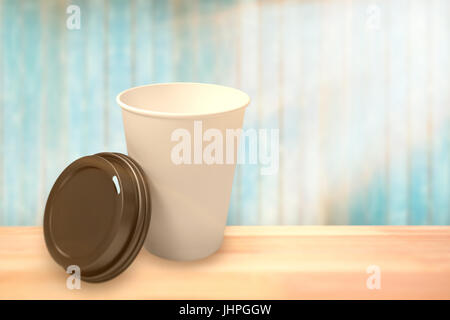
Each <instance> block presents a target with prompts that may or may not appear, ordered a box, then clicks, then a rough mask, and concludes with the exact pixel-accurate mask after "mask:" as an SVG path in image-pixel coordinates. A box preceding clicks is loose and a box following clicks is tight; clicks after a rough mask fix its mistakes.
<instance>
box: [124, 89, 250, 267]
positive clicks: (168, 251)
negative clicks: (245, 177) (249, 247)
mask: <svg viewBox="0 0 450 320" xmlns="http://www.w3.org/2000/svg"><path fill="white" fill-rule="evenodd" d="M117 102H118V104H119V105H120V106H121V108H122V117H123V123H124V128H125V137H126V143H127V150H128V154H129V155H130V156H131V157H132V158H133V159H134V160H136V161H137V162H138V163H139V164H140V165H141V167H142V168H143V170H144V172H145V175H146V179H147V182H148V185H149V188H150V195H151V201H152V218H151V222H150V227H149V232H148V235H147V239H146V242H145V247H146V248H147V249H148V250H149V251H150V252H151V253H153V254H156V255H158V256H160V257H164V258H168V259H174V260H195V259H201V258H204V257H207V256H209V255H210V254H212V253H214V252H215V251H216V250H218V249H219V247H220V246H221V244H222V240H223V232H224V228H225V224H226V220H227V214H228V207H229V201H230V196H231V188H232V184H233V177H234V169H235V166H236V159H237V150H238V145H239V135H240V131H241V130H240V129H241V128H242V123H243V119H244V113H245V108H246V107H247V106H248V104H249V102H250V98H249V97H248V95H247V94H245V93H243V92H242V91H239V90H237V89H233V88H229V87H224V86H219V85H213V84H202V83H167V84H153V85H146V86H141V87H136V88H131V89H128V90H126V91H123V92H122V93H120V94H119V95H118V96H117Z"/></svg>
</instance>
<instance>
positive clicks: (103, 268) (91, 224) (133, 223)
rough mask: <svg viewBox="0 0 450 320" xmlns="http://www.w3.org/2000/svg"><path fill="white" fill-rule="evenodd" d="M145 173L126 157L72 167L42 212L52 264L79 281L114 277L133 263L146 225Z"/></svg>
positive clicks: (101, 157)
mask: <svg viewBox="0 0 450 320" xmlns="http://www.w3.org/2000/svg"><path fill="white" fill-rule="evenodd" d="M150 212H151V208H150V194H149V190H148V186H147V183H146V180H145V176H144V173H143V171H142V169H141V168H140V167H139V165H138V164H137V163H136V162H135V161H134V160H133V159H131V158H130V157H128V156H126V155H124V154H120V153H99V154H96V155H93V156H87V157H83V158H80V159H78V160H76V161H74V162H73V163H71V164H70V165H69V166H68V167H67V168H66V169H65V170H64V171H63V172H62V173H61V174H60V176H59V177H58V179H57V180H56V182H55V184H54V185H53V188H52V190H51V191H50V195H49V197H48V200H47V204H46V206H45V215H44V236H45V243H46V245H47V248H48V251H49V252H50V254H51V256H52V257H53V259H54V260H55V261H56V262H57V263H58V264H59V265H61V266H62V267H63V268H64V269H67V267H68V266H70V265H76V266H78V267H79V268H80V272H81V279H82V280H84V281H88V282H101V281H106V280H109V279H111V278H114V277H116V276H117V275H119V274H120V273H121V272H123V271H124V270H125V269H126V268H127V267H128V266H129V265H130V264H131V263H132V262H133V260H134V259H135V258H136V256H137V254H138V253H139V250H140V249H141V248H142V246H143V243H144V240H145V238H146V235H147V231H148V227H149V224H150Z"/></svg>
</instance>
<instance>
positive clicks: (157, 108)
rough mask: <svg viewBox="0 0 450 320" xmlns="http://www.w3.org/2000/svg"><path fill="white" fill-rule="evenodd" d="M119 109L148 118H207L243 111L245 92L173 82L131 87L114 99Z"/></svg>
mask: <svg viewBox="0 0 450 320" xmlns="http://www.w3.org/2000/svg"><path fill="white" fill-rule="evenodd" d="M116 100H117V103H118V104H119V105H120V106H121V107H122V109H125V110H128V111H130V112H133V113H137V114H140V115H144V116H150V117H161V118H191V117H208V116H213V115H217V114H221V113H226V112H231V111H236V110H238V109H241V108H245V107H246V106H247V105H248V104H249V103H250V97H249V96H248V95H247V94H245V93H244V92H242V91H240V90H237V89H234V88H230V87H225V86H221V85H216V84H206V83H194V82H174V83H161V84H150V85H144V86H140V87H135V88H131V89H128V90H125V91H123V92H121V93H120V94H119V95H118V96H117V99H116Z"/></svg>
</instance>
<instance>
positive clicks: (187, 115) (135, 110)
mask: <svg viewBox="0 0 450 320" xmlns="http://www.w3.org/2000/svg"><path fill="white" fill-rule="evenodd" d="M171 85H199V86H214V87H220V88H223V89H227V90H231V91H235V92H238V93H239V94H241V95H243V97H244V98H245V99H243V101H245V102H244V103H242V104H240V105H239V106H237V107H234V108H231V109H227V110H223V111H216V112H196V113H181V112H160V111H152V110H146V109H142V108H140V107H136V106H131V105H128V104H126V103H124V102H123V101H122V96H123V95H124V94H126V93H128V92H130V91H133V90H136V89H139V88H144V87H157V86H171ZM116 102H117V103H118V104H119V106H120V107H121V108H122V109H123V110H126V111H129V112H132V113H135V114H139V115H142V116H146V117H154V118H166V119H192V118H209V117H214V116H218V115H222V114H226V113H230V112H233V111H237V110H240V109H243V108H246V107H247V106H248V105H249V104H250V97H249V96H248V94H246V93H245V92H243V91H241V90H239V89H235V88H232V87H228V86H223V85H218V84H211V83H201V82H164V83H153V84H146V85H142V86H136V87H132V88H129V89H126V90H124V91H122V92H120V93H119V94H118V95H117V97H116Z"/></svg>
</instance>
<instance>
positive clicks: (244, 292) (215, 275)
mask: <svg viewBox="0 0 450 320" xmlns="http://www.w3.org/2000/svg"><path fill="white" fill-rule="evenodd" d="M371 265H375V266H378V267H379V268H380V272H381V273H380V280H381V281H380V284H381V288H380V289H379V290H377V289H372V290H369V289H368V288H367V285H366V282H367V279H368V278H369V277H370V276H371V274H368V273H367V271H366V270H367V267H368V266H371ZM67 276H68V275H67V274H66V273H65V272H64V270H63V269H62V268H61V267H59V266H58V265H57V264H56V263H54V262H53V260H52V259H51V258H50V256H49V254H48V253H47V250H46V248H45V244H44V239H43V232H42V228H40V227H1V228H0V298H1V299H5V298H6V299H35V298H38V299H49V298H63V299H103V298H105V299H109V298H119V299H135V298H136V299H166V298H172V299H226V298H230V299H354V298H356V299H410V298H412V299H422V298H424V299H450V227H438V226H436V227H391V226H389V227H381V226H376V227H375V226H317V227H312V226H311V227H310V226H307V227H306V226H289V227H288V226H286V227H284V226H279V227H278V226H277V227H247V226H242V227H237V226H236V227H227V229H226V232H225V240H224V243H223V246H222V248H221V249H220V250H219V251H218V252H217V253H216V254H214V255H212V256H211V257H209V258H206V259H203V260H201V261H196V262H175V261H168V260H164V259H161V258H158V257H156V256H153V255H151V254H150V253H148V252H147V251H146V250H145V249H143V250H142V251H141V252H140V254H139V256H138V257H137V259H136V260H135V261H134V263H133V264H132V265H131V267H130V268H129V269H128V270H127V271H125V272H124V273H123V274H122V275H120V276H119V277H118V278H116V279H114V280H111V281H109V282H106V283H102V284H89V283H84V282H82V284H81V289H80V290H69V289H67V288H66V278H67Z"/></svg>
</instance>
